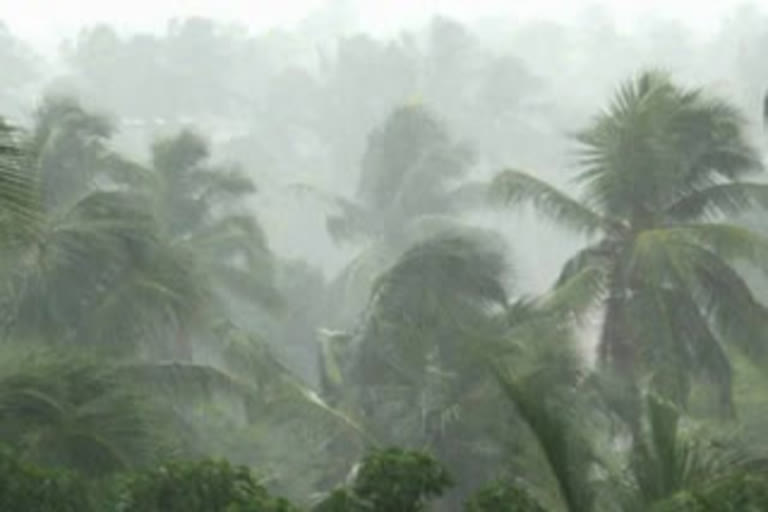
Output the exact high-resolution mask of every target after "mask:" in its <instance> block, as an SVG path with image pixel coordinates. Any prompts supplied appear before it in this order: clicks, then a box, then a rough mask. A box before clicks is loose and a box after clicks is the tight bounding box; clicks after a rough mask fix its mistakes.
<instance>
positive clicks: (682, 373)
mask: <svg viewBox="0 0 768 512" xmlns="http://www.w3.org/2000/svg"><path fill="white" fill-rule="evenodd" d="M576 140H577V142H578V143H579V145H580V148H581V150H580V153H579V159H578V166H579V167H578V170H577V173H576V176H575V179H574V185H575V188H576V190H577V191H579V192H580V194H579V196H577V197H571V196H569V195H567V194H564V193H562V192H560V191H558V190H556V189H555V188H553V187H552V186H550V185H548V184H546V183H544V182H542V181H541V180H539V179H537V178H535V177H532V176H529V175H527V174H525V173H521V172H517V171H504V172H502V173H500V174H499V175H498V176H497V177H496V179H495V181H494V183H493V187H492V189H493V196H495V197H496V198H498V199H501V200H502V201H504V202H506V203H508V204H510V205H513V206H522V205H528V204H530V205H533V206H535V207H536V208H537V209H538V210H539V211H541V212H543V213H544V214H545V215H547V216H549V217H550V218H552V219H554V220H555V221H557V222H559V223H561V224H563V225H564V226H566V227H568V228H571V229H573V230H575V231H577V232H579V233H584V234H588V235H597V234H599V236H600V239H599V240H598V241H597V242H594V241H593V242H592V243H591V245H590V246H589V247H587V248H586V249H584V250H582V251H580V252H579V253H578V254H577V255H576V256H575V257H573V258H572V259H571V260H569V261H568V262H567V263H566V265H565V267H564V269H563V271H562V273H561V276H560V279H558V283H557V285H558V286H560V287H562V286H566V287H569V286H570V285H571V284H572V282H573V281H574V280H576V281H577V282H579V283H580V284H584V282H585V281H586V282H587V283H589V284H590V286H588V287H582V286H579V287H578V288H579V289H580V290H581V297H575V296H574V300H576V301H577V303H578V304H577V305H576V306H574V310H580V311H585V310H589V308H585V307H584V305H585V304H601V305H602V307H603V308H604V311H605V316H604V321H603V326H602V332H601V334H600V343H599V346H598V355H599V359H600V361H601V362H602V363H604V364H609V365H611V366H613V367H614V369H615V370H617V372H618V374H620V375H625V376H626V377H627V378H630V380H632V379H638V378H640V377H643V376H644V377H649V378H650V382H651V383H652V386H653V387H655V389H656V391H658V392H660V393H663V394H665V396H667V397H669V398H672V399H673V400H675V401H676V402H677V403H678V404H685V402H686V400H687V397H688V395H689V391H690V387H691V385H692V382H693V380H694V379H696V378H697V377H700V376H704V377H706V378H707V379H709V380H710V381H711V382H712V383H714V384H715V385H716V386H717V389H718V402H719V404H720V406H721V409H722V410H723V411H724V412H730V406H731V396H730V391H731V367H730V362H729V358H728V356H727V354H726V349H725V346H726V344H732V345H733V346H736V347H738V348H741V349H745V350H746V351H747V352H751V353H759V352H761V351H762V350H764V347H765V346H766V342H767V341H768V340H766V337H765V332H766V330H765V323H764V318H765V313H764V309H765V308H764V307H763V305H762V304H760V303H759V302H758V301H757V300H756V299H755V298H754V297H753V295H752V292H751V290H750V288H749V286H748V285H747V283H746V282H745V281H744V279H743V277H742V276H741V275H740V274H739V272H738V271H737V270H736V268H735V265H736V264H738V263H743V262H748V263H749V264H752V265H758V266H761V267H762V268H763V269H765V261H766V259H765V257H764V256H759V255H761V254H765V253H766V249H767V248H768V241H766V240H764V239H763V238H762V237H760V236H759V235H757V234H756V233H753V232H751V231H749V230H746V229H743V228H739V227H736V226H734V225H732V224H729V223H728V219H729V217H732V216H733V215H735V214H738V213H742V212H745V211H748V210H749V209H750V208H752V207H755V206H762V205H765V204H766V200H767V199H768V189H767V188H766V187H765V186H764V185H761V184H756V183H748V182H745V181H743V180H744V179H745V178H747V177H749V176H754V175H755V174H756V173H757V172H758V171H760V170H761V163H760V159H759V157H758V154H757V152H756V150H755V148H753V147H752V146H751V145H750V144H749V141H748V138H747V136H746V133H745V122H744V120H743V118H742V116H741V115H740V114H739V112H738V111H737V110H736V109H735V108H733V107H732V106H731V105H730V104H728V103H727V102H724V101H721V100H719V99H717V98H712V97H708V96H707V95H706V94H705V93H704V92H703V91H701V90H699V89H686V88H683V87H680V86H677V85H676V84H674V83H673V82H672V81H671V79H670V78H669V77H668V76H667V75H665V74H663V73H658V72H644V73H641V74H640V75H638V76H637V77H635V79H633V80H631V81H629V82H627V83H626V84H625V85H624V86H623V87H622V88H620V90H619V91H618V93H617V94H616V97H615V99H614V101H613V103H612V104H611V105H610V107H609V108H608V109H607V110H606V111H605V112H603V113H601V114H600V115H599V116H597V117H596V118H595V119H594V121H593V122H592V123H590V124H589V125H588V126H587V128H586V129H584V130H582V131H581V132H580V133H579V134H577V136H576Z"/></svg>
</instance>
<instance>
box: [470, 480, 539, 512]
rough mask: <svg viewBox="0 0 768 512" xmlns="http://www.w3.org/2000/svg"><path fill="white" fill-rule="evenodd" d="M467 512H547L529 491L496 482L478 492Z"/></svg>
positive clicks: (471, 500)
mask: <svg viewBox="0 0 768 512" xmlns="http://www.w3.org/2000/svg"><path fill="white" fill-rule="evenodd" d="M465 510H466V512H546V510H545V509H544V507H542V506H541V505H540V504H539V502H538V501H536V499H534V498H533V497H532V496H531V495H530V493H528V491H526V490H525V489H523V488H522V487H520V486H517V485H514V484H509V483H506V482H501V481H499V482H494V483H492V484H489V485H487V486H485V487H482V488H481V489H479V490H478V491H476V492H475V493H474V494H473V495H472V496H471V497H470V498H469V500H468V501H467V504H466V507H465Z"/></svg>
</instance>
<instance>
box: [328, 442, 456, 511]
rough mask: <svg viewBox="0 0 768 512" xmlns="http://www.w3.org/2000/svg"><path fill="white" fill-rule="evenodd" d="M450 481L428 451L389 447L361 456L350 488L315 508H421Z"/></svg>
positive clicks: (438, 494) (442, 490)
mask: <svg viewBox="0 0 768 512" xmlns="http://www.w3.org/2000/svg"><path fill="white" fill-rule="evenodd" d="M452 484H453V481H452V479H451V476H450V475H449V474H448V472H447V471H446V469H445V468H444V467H443V466H442V465H441V464H440V463H439V462H438V461H437V460H435V458H433V457H432V456H431V455H429V454H427V453H422V452H418V451H406V450H401V449H398V448H388V449H385V450H378V451H374V452H371V453H370V454H369V455H368V456H366V457H365V459H363V461H362V463H361V465H360V469H359V470H358V472H357V475H356V476H355V480H354V483H353V484H352V486H351V488H350V489H338V490H336V491H334V492H333V493H332V494H331V495H330V496H329V497H328V498H326V499H325V500H324V501H323V502H322V503H320V504H318V505H317V506H316V507H315V508H314V509H313V510H314V512H421V511H423V510H426V505H427V503H428V501H429V500H430V499H432V498H437V497H439V496H440V495H442V494H443V492H444V491H445V490H446V489H448V488H449V487H450V486H451V485H452Z"/></svg>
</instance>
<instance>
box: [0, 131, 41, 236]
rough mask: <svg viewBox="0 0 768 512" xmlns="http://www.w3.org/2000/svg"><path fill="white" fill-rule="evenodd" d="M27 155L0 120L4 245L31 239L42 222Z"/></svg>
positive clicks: (0, 200)
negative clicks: (20, 238)
mask: <svg viewBox="0 0 768 512" xmlns="http://www.w3.org/2000/svg"><path fill="white" fill-rule="evenodd" d="M27 164H28V155H26V154H25V152H24V150H23V147H22V142H21V141H20V140H18V137H17V134H16V132H15V130H14V129H13V128H11V127H10V126H8V125H7V124H6V123H5V122H4V121H3V120H2V118H0V229H2V236H3V242H4V243H7V242H11V241H14V238H16V237H18V236H22V237H23V238H29V236H31V235H34V234H35V233H36V232H37V229H38V228H39V225H40V222H41V218H42V215H41V211H40V197H39V189H38V187H37V182H36V180H35V176H34V173H33V172H32V171H31V169H29V168H28V165H27Z"/></svg>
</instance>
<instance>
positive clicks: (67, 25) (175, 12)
mask: <svg viewBox="0 0 768 512" xmlns="http://www.w3.org/2000/svg"><path fill="white" fill-rule="evenodd" d="M336 1H337V2H338V1H339V0H336ZM341 1H343V2H347V3H350V4H352V5H354V7H355V8H356V10H357V13H358V18H359V24H360V27H361V28H364V29H368V30H376V29H379V30H386V31H388V30H391V29H392V28H393V27H398V26H402V25H411V24H414V23H419V22H421V21H423V20H424V19H426V18H428V17H429V16H430V15H431V14H433V13H442V14H446V15H450V16H454V17H457V18H460V19H463V20H466V21H470V20H476V19H478V18H485V17H489V16H494V15H510V14H511V15H513V16H515V17H516V18H522V19H528V18H531V17H538V18H542V17H543V18H556V19H561V20H562V19H567V18H569V17H573V16H575V15H576V14H577V13H578V12H580V11H582V10H584V9H585V8H586V7H588V6H591V5H595V4H601V5H605V6H607V7H608V8H610V9H611V10H612V12H613V13H614V15H615V17H616V20H617V21H618V22H619V23H620V24H622V25H627V24H629V23H632V21H633V20H636V19H638V18H639V17H642V16H643V15H652V16H660V17H664V18H676V19H679V20H681V21H683V22H685V23H686V24H688V25H691V26H692V28H695V29H700V30H707V31H709V30H712V29H713V28H716V27H717V26H718V24H719V22H720V20H721V19H722V17H723V13H724V12H726V11H728V10H731V9H733V7H735V6H738V5H741V4H744V3H745V2H744V1H743V0H714V1H711V2H703V1H701V0H600V1H587V0H341ZM328 3H329V2H328V0H132V1H127V2H126V1H125V0H121V1H116V0H0V20H3V21H5V22H6V24H7V25H8V26H9V27H10V29H11V30H12V32H13V33H15V34H16V35H17V36H20V37H22V38H24V39H27V40H32V41H34V42H35V43H36V44H38V45H44V46H46V47H51V45H52V44H53V43H54V42H55V41H57V40H59V39H60V38H61V37H63V36H70V35H72V34H73V33H75V32H76V30H77V28H79V27H80V26H82V25H88V24H93V23H96V22H100V21H106V22H109V23H111V24H114V25H116V26H119V27H120V28H122V29H124V30H130V31H132V30H136V29H149V30H158V29H160V28H161V27H163V26H164V24H165V22H166V20H167V19H169V18H173V17H179V16H189V15H204V16H208V17H212V18H216V19H221V20H231V21H237V22H241V23H245V24H246V25H249V26H250V27H252V28H254V29H263V28H265V27H269V26H292V25H295V24H296V23H298V22H300V21H301V20H302V19H304V18H305V17H306V16H307V15H309V14H310V13H312V12H313V11H316V10H317V9H319V8H321V7H322V6H324V5H327V4H328ZM752 3H753V4H755V5H758V6H760V8H761V10H765V8H766V7H768V0H761V1H755V2H752Z"/></svg>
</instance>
